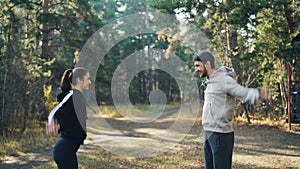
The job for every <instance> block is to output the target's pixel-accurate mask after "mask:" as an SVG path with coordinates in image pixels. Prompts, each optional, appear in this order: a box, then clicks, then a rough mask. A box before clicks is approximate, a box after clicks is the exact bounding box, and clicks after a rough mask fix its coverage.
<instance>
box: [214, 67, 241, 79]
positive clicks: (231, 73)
mask: <svg viewBox="0 0 300 169" xmlns="http://www.w3.org/2000/svg"><path fill="white" fill-rule="evenodd" d="M218 75H228V76H230V77H232V78H235V77H236V73H235V71H234V69H233V68H229V67H226V66H221V67H219V68H217V69H216V70H215V71H214V72H213V73H212V74H211V75H210V78H213V77H215V76H218Z"/></svg>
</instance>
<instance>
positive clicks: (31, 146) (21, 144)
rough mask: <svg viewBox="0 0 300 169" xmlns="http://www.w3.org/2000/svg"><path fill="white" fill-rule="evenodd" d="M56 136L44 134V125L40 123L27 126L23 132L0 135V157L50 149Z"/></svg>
mask: <svg viewBox="0 0 300 169" xmlns="http://www.w3.org/2000/svg"><path fill="white" fill-rule="evenodd" d="M55 140H56V138H54V137H52V138H50V137H48V136H47V135H46V131H45V127H44V125H42V124H41V123H38V125H35V126H32V127H31V128H27V129H26V130H25V131H24V132H23V133H12V134H9V135H7V136H5V137H3V136H0V158H2V157H4V156H19V155H23V154H26V153H27V152H34V151H37V150H41V149H45V150H47V149H50V148H51V147H52V145H53V144H54V143H55Z"/></svg>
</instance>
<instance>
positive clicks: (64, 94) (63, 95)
mask: <svg viewBox="0 0 300 169" xmlns="http://www.w3.org/2000/svg"><path fill="white" fill-rule="evenodd" d="M69 92H70V91H69V90H68V91H62V92H61V93H60V94H59V95H58V96H57V101H58V102H61V101H62V100H63V99H64V98H65V96H66V95H67V94H68V93H69Z"/></svg>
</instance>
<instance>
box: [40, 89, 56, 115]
mask: <svg viewBox="0 0 300 169" xmlns="http://www.w3.org/2000/svg"><path fill="white" fill-rule="evenodd" d="M43 91H44V97H45V103H44V104H45V107H46V110H47V111H48V112H50V111H51V110H52V109H53V108H54V107H55V106H56V105H57V104H58V102H57V101H56V98H55V97H53V93H52V86H51V85H50V86H46V85H44V86H43Z"/></svg>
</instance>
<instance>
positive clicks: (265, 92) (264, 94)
mask: <svg viewBox="0 0 300 169" xmlns="http://www.w3.org/2000/svg"><path fill="white" fill-rule="evenodd" d="M258 91H259V98H260V99H262V100H265V101H267V102H269V103H270V104H272V94H271V91H270V90H269V89H267V88H266V87H262V88H260V89H258Z"/></svg>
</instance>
